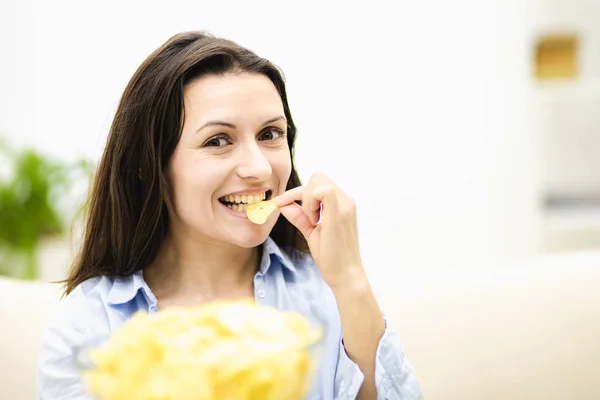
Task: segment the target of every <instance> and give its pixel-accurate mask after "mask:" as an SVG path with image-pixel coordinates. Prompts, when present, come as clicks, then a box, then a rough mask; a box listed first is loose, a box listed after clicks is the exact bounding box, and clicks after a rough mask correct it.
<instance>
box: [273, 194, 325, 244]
mask: <svg viewBox="0 0 600 400" xmlns="http://www.w3.org/2000/svg"><path fill="white" fill-rule="evenodd" d="M279 211H280V212H281V214H282V215H283V216H284V217H285V218H286V219H287V220H288V221H290V223H291V224H292V225H294V226H295V227H296V228H298V230H299V231H300V233H302V235H303V236H304V237H305V238H306V240H308V237H309V236H310V234H311V233H312V231H314V230H315V228H316V226H315V225H313V224H312V223H311V222H310V219H309V218H308V215H306V213H305V212H304V209H303V208H302V206H300V205H299V204H296V203H290V204H288V205H285V206H281V207H279Z"/></svg>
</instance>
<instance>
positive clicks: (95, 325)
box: [42, 276, 114, 345]
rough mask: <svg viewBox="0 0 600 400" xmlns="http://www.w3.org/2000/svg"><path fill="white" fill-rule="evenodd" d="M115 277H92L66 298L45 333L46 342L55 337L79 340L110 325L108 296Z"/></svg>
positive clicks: (60, 303) (72, 340) (44, 341)
mask: <svg viewBox="0 0 600 400" xmlns="http://www.w3.org/2000/svg"><path fill="white" fill-rule="evenodd" d="M113 283H114V278H112V277H106V276H100V277H95V278H91V279H88V280H87V281H85V282H83V283H81V284H80V285H79V286H77V287H76V288H75V289H74V290H73V291H72V292H71V293H69V294H68V295H66V296H65V297H64V298H62V299H61V300H60V302H59V304H58V306H57V307H56V309H55V310H54V313H53V315H51V316H50V319H49V323H48V324H47V325H46V327H45V329H44V331H43V334H42V345H44V344H47V343H48V342H52V341H56V340H59V341H65V342H70V343H78V342H80V341H82V340H84V339H85V336H87V335H90V333H91V332H95V333H98V332H100V333H102V327H103V326H104V325H106V318H107V315H106V311H105V307H106V299H107V295H108V293H110V290H111V288H112V285H113Z"/></svg>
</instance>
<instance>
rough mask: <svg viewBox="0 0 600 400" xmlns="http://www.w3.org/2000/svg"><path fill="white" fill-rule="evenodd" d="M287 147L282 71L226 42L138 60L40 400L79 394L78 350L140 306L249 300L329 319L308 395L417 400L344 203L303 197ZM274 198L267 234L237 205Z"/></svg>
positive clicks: (320, 182) (41, 375)
mask: <svg viewBox="0 0 600 400" xmlns="http://www.w3.org/2000/svg"><path fill="white" fill-rule="evenodd" d="M295 136H296V127H295V125H294V122H293V120H292V115H291V113H290V109H289V106H288V102H287V97H286V90H285V85H284V82H283V78H282V76H281V74H280V72H279V71H278V69H277V68H276V67H275V66H274V65H273V64H272V63H270V62H269V61H268V60H265V59H263V58H260V57H258V56H257V55H255V54H253V53H252V52H250V51H248V50H247V49H244V48H242V47H240V46H238V45H236V44H235V43H233V42H231V41H227V40H223V39H218V38H214V37H212V36H210V35H207V34H203V33H197V32H189V33H183V34H179V35H176V36H174V37H172V38H171V39H170V40H168V41H167V42H166V43H165V44H164V45H163V46H162V47H160V48H159V49H158V50H156V51H155V52H154V53H153V54H152V55H150V56H149V57H148V59H146V60H145V61H144V63H143V64H142V65H141V66H140V67H139V69H138V70H137V71H136V73H135V75H134V76H133V78H132V79H131V81H130V82H129V84H128V86H127V88H126V89H125V92H124V94H123V97H122V99H121V102H120V105H119V107H118V110H117V112H116V116H115V119H114V121H113V124H112V127H111V130H110V134H109V137H108V142H107V145H106V149H105V152H104V155H103V156H102V160H101V162H100V165H99V168H98V171H97V177H96V180H95V184H94V187H93V189H92V193H91V201H90V204H89V216H88V221H87V225H86V231H85V237H84V242H83V247H82V250H81V253H80V254H79V257H78V259H77V261H76V262H75V264H74V266H73V269H72V271H71V273H70V275H69V277H68V279H67V282H66V294H67V296H66V298H65V300H64V301H63V303H62V305H61V307H60V309H59V313H58V315H57V316H56V317H55V318H54V319H53V321H52V322H51V324H50V325H49V326H48V327H47V328H46V330H45V332H44V335H43V338H42V343H41V350H40V354H39V364H38V393H39V398H40V399H42V400H53V399H56V400H58V399H60V400H69V399H86V398H87V397H86V395H85V394H84V392H85V390H84V388H83V386H82V384H81V382H80V380H79V377H78V373H77V371H76V369H75V368H74V367H73V365H72V362H71V363H70V360H72V357H73V349H74V348H75V347H77V346H79V345H81V344H82V343H85V342H86V341H87V340H90V339H93V338H94V337H98V336H100V335H105V334H108V333H110V332H113V331H114V330H116V329H117V328H119V327H120V326H121V325H122V324H123V323H124V322H125V321H126V320H127V319H128V318H130V317H131V316H132V314H133V313H135V312H136V311H140V310H142V311H147V312H157V311H158V310H159V309H166V308H168V307H174V306H191V305H197V304H200V303H204V302H209V301H211V300H214V299H225V298H226V299H236V298H243V297H248V296H252V297H253V298H255V300H256V302H258V303H260V304H267V305H272V306H275V307H277V308H279V309H285V310H295V311H298V312H300V313H303V314H304V315H306V316H307V317H310V316H311V314H314V313H316V312H318V313H319V314H320V315H319V318H321V319H323V320H325V323H326V324H327V327H328V330H327V338H326V351H325V354H324V355H323V360H322V364H321V366H320V372H319V375H318V378H317V379H316V383H315V385H314V387H313V388H312V391H311V396H310V398H315V399H354V398H361V399H375V398H381V399H417V398H421V392H420V388H419V385H418V383H417V380H416V378H415V375H414V372H413V370H412V368H411V366H410V365H409V364H408V362H407V361H406V359H405V358H404V356H403V353H402V350H401V347H400V344H399V343H398V339H397V337H396V334H395V333H393V332H392V331H390V330H389V328H387V327H386V323H385V320H384V318H383V316H382V313H381V311H380V309H379V307H378V304H377V301H376V299H375V296H374V295H373V292H372V290H371V287H370V285H369V283H368V281H367V277H366V275H365V271H364V269H363V265H362V262H361V257H360V254H359V246H358V232H357V223H356V212H355V206H354V203H353V201H352V200H351V199H350V198H349V197H348V196H347V195H346V194H344V193H343V192H342V191H340V189H339V188H337V187H336V185H335V184H334V183H333V182H331V181H330V180H329V179H328V178H327V177H325V176H324V175H321V174H317V175H315V176H313V177H312V178H311V179H310V181H309V182H308V183H307V184H306V185H305V186H300V180H299V178H298V174H297V173H296V171H295V169H294V165H293V160H292V155H293V149H294V139H295ZM275 197H277V204H278V206H279V209H278V211H277V212H274V213H273V214H272V215H271V216H270V217H269V219H268V221H267V222H266V223H265V224H263V225H257V224H253V223H252V222H250V221H249V220H248V219H247V218H246V216H245V213H244V210H245V208H246V207H247V203H252V202H255V201H258V200H261V199H264V198H275ZM299 200H301V202H299ZM300 204H302V205H300ZM319 218H321V222H320V223H318V222H319ZM317 310H318V311H317Z"/></svg>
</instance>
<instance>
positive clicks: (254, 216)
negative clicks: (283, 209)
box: [246, 199, 277, 225]
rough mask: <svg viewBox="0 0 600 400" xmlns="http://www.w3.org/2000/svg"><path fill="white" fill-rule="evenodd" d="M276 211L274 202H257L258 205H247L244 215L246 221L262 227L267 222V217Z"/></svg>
mask: <svg viewBox="0 0 600 400" xmlns="http://www.w3.org/2000/svg"><path fill="white" fill-rule="evenodd" d="M276 209H277V205H276V204H275V201H274V200H272V199H271V200H266V201H259V202H258V203H252V204H248V208H246V215H247V216H248V219H249V220H250V221H252V222H254V223H255V224H259V225H262V224H264V223H265V222H267V219H269V215H271V213H272V212H273V211H275V210H276Z"/></svg>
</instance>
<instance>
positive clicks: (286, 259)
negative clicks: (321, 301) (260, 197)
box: [107, 236, 296, 305]
mask: <svg viewBox="0 0 600 400" xmlns="http://www.w3.org/2000/svg"><path fill="white" fill-rule="evenodd" d="M274 259H276V260H277V261H278V262H279V263H280V264H281V266H282V267H284V268H287V269H288V270H290V271H292V272H296V267H295V266H294V262H293V261H292V259H291V258H290V256H289V255H288V254H287V253H286V252H284V251H283V250H282V249H281V248H280V247H279V246H278V245H277V243H275V241H274V240H273V239H271V237H270V236H269V237H268V238H267V240H266V241H265V243H264V244H263V251H262V258H261V261H260V268H259V270H260V273H261V274H263V275H265V274H267V273H268V271H269V269H270V268H271V265H272V263H273V260H274ZM140 290H142V292H143V294H144V296H145V297H146V300H147V301H148V303H149V305H153V304H154V305H156V303H158V301H157V299H156V297H155V296H154V293H152V290H150V287H149V286H148V284H147V283H146V281H145V280H144V276H143V273H142V271H137V272H135V273H134V274H132V275H129V276H117V277H115V278H113V285H112V288H111V289H110V291H109V292H108V295H107V302H108V303H109V304H111V305H119V304H125V303H129V302H130V301H132V300H133V299H134V298H135V297H136V296H137V294H138V292H139V291H140Z"/></svg>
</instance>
